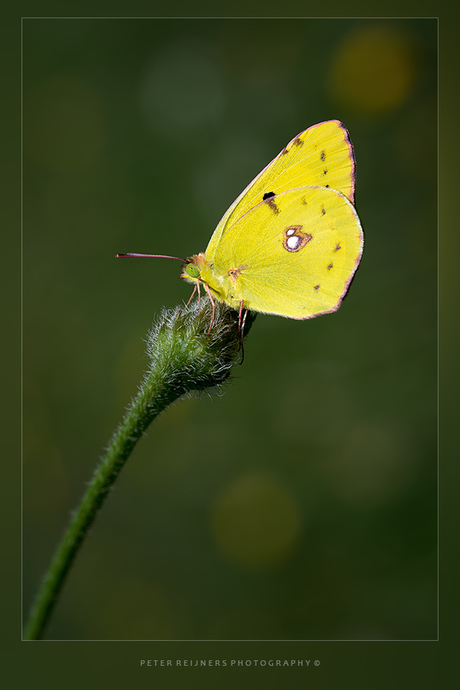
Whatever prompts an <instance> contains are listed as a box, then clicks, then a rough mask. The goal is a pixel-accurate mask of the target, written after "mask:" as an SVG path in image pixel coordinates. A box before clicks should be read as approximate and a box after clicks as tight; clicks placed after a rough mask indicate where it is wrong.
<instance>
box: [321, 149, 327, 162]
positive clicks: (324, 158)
mask: <svg viewBox="0 0 460 690" xmlns="http://www.w3.org/2000/svg"><path fill="white" fill-rule="evenodd" d="M320 158H321V160H322V161H323V163H324V161H325V160H326V151H321V156H320Z"/></svg>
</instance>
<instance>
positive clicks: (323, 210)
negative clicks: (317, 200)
mask: <svg viewBox="0 0 460 690" xmlns="http://www.w3.org/2000/svg"><path fill="white" fill-rule="evenodd" d="M321 215H322V216H325V215H326V209H325V208H324V206H323V208H322V209H321Z"/></svg>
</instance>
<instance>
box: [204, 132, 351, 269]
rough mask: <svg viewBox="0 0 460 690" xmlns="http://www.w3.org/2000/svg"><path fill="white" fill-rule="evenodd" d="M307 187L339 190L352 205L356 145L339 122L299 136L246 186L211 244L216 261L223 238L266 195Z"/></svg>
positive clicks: (210, 255) (209, 252) (208, 252)
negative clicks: (354, 145)
mask: <svg viewBox="0 0 460 690" xmlns="http://www.w3.org/2000/svg"><path fill="white" fill-rule="evenodd" d="M306 185H318V186H322V187H329V188H331V189H337V190H338V191H340V192H341V193H342V194H343V195H344V196H346V197H347V198H348V199H349V200H350V201H351V202H352V203H353V201H354V189H355V159H354V152H353V146H352V144H351V140H350V137H349V135H348V132H347V130H346V129H345V127H344V126H343V125H342V124H341V123H340V122H339V121H338V120H329V121H327V122H321V123H320V124H318V125H314V126H313V127H309V129H306V130H305V131H304V132H301V133H300V134H299V135H298V136H296V137H295V138H294V139H293V140H292V141H291V142H290V143H289V144H288V145H287V146H286V147H285V148H284V149H283V150H282V151H281V153H280V154H279V155H278V156H277V157H276V158H275V159H274V160H273V161H272V162H271V163H269V164H268V165H267V167H266V168H264V170H262V172H261V173H260V174H259V175H258V176H257V177H256V178H255V179H254V180H253V181H252V182H251V183H250V184H249V185H248V187H246V189H245V190H244V191H243V192H242V193H241V194H240V196H239V197H238V198H237V199H236V201H235V202H234V203H233V204H232V205H231V206H230V208H229V209H228V210H227V212H226V213H225V215H224V216H223V218H222V220H221V221H220V223H219V225H218V226H217V228H216V230H215V231H214V234H213V236H212V237H211V240H210V242H209V244H208V247H207V249H206V258H207V259H208V260H212V259H213V257H214V254H215V252H216V250H217V247H218V244H219V242H220V241H221V238H222V236H223V235H224V234H225V233H226V232H228V230H229V228H230V227H231V226H232V225H233V224H234V223H235V222H236V221H237V220H238V219H239V218H241V217H242V216H243V215H244V214H245V213H247V211H249V210H250V209H251V208H252V207H254V206H256V205H257V204H259V203H260V202H261V201H262V200H263V197H264V195H265V194H269V193H273V194H279V193H280V192H285V191H288V190H290V189H294V188H298V187H303V186H306Z"/></svg>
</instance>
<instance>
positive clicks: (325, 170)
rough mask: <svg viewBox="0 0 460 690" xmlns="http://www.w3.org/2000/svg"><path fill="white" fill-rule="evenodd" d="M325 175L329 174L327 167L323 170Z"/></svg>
mask: <svg viewBox="0 0 460 690" xmlns="http://www.w3.org/2000/svg"><path fill="white" fill-rule="evenodd" d="M325 175H327V168H325V169H324V170H323V177H324V176H325Z"/></svg>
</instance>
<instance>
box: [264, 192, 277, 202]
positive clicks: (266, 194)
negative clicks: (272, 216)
mask: <svg viewBox="0 0 460 690" xmlns="http://www.w3.org/2000/svg"><path fill="white" fill-rule="evenodd" d="M272 196H275V192H266V193H265V194H264V197H263V199H264V201H266V200H267V199H271V197H272Z"/></svg>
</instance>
